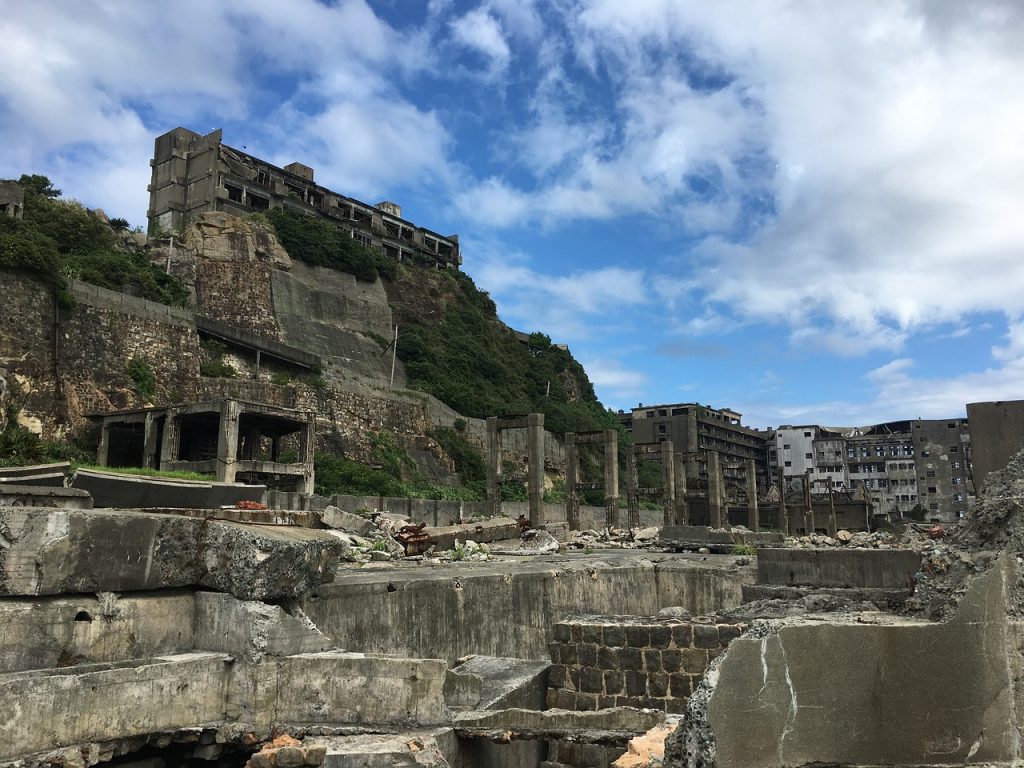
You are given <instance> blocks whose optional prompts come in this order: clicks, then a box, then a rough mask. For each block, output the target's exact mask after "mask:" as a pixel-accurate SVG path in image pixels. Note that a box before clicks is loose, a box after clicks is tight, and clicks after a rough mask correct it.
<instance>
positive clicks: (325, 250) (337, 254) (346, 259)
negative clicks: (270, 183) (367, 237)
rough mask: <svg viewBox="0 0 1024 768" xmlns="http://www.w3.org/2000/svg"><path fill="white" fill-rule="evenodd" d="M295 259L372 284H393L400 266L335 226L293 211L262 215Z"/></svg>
mask: <svg viewBox="0 0 1024 768" xmlns="http://www.w3.org/2000/svg"><path fill="white" fill-rule="evenodd" d="M262 217H263V218H264V219H265V220H266V221H268V222H270V224H271V225H272V226H273V228H274V231H275V232H276V233H277V239H278V240H280V241H281V245H283V246H284V249H285V250H286V251H288V255H289V256H291V257H292V258H293V259H298V260H299V261H304V262H306V263H307V264H313V265H314V266H318V267H330V268H331V269H337V270H338V271H340V272H348V273H349V274H351V275H355V277H356V279H357V280H362V281H363V282H373V281H374V280H376V279H377V277H378V275H379V276H380V277H383V278H385V279H388V280H391V279H394V277H395V271H396V269H397V267H398V264H397V262H395V261H394V260H392V259H388V258H386V257H384V256H382V255H381V254H380V253H379V252H377V250H375V249H373V248H367V247H366V246H364V245H362V244H361V243H359V242H358V241H356V240H354V239H353V238H352V236H351V235H350V234H349V233H348V232H347V231H346V230H344V229H342V228H341V227H339V226H337V225H336V224H332V223H331V222H329V221H325V220H323V219H321V218H318V217H316V216H313V215H311V214H307V213H303V212H302V211H298V210H294V209H292V208H271V209H270V210H268V211H265V212H264V213H263V214H262Z"/></svg>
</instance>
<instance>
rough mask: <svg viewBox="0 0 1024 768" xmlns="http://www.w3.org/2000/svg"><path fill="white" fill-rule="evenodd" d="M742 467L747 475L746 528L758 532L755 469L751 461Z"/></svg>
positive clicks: (759, 523)
mask: <svg viewBox="0 0 1024 768" xmlns="http://www.w3.org/2000/svg"><path fill="white" fill-rule="evenodd" d="M744 467H745V470H746V475H747V528H749V529H750V530H752V531H759V530H761V520H760V516H759V511H758V507H757V468H756V467H755V466H754V460H753V459H747V461H746V463H745V464H744Z"/></svg>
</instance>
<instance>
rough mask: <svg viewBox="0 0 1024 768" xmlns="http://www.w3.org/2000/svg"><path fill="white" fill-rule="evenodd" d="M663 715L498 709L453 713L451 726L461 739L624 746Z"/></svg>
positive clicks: (638, 711) (644, 711)
mask: <svg viewBox="0 0 1024 768" xmlns="http://www.w3.org/2000/svg"><path fill="white" fill-rule="evenodd" d="M664 719H665V714H664V713H663V712H654V711H652V710H647V709H633V708H631V707H614V708H611V709H602V710H599V711H597V712H573V711H570V710H567V709H547V710H544V711H543V712H538V711H536V710H531V709H499V710H491V711H486V712H454V713H453V714H452V727H453V728H455V733H456V734H458V736H459V737H460V738H466V737H473V738H488V739H492V740H495V741H501V742H505V741H509V740H510V739H560V738H567V737H568V738H574V739H577V740H579V741H586V742H589V743H603V742H617V741H622V742H623V743H625V741H627V740H628V739H629V738H630V737H632V736H637V735H639V734H641V733H646V732H647V731H649V730H650V729H651V728H653V727H654V726H656V725H659V724H660V723H662V722H663V721H664Z"/></svg>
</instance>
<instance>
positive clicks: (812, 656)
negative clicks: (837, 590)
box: [666, 561, 1020, 768]
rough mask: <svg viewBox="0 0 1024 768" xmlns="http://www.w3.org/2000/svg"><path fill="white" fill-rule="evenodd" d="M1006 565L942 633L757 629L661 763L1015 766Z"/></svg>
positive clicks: (977, 588) (894, 628)
mask: <svg viewBox="0 0 1024 768" xmlns="http://www.w3.org/2000/svg"><path fill="white" fill-rule="evenodd" d="M1004 566H1005V567H1000V568H996V569H993V570H992V571H991V572H990V573H989V574H987V575H986V576H985V577H983V578H981V579H979V580H978V581H976V582H975V584H974V585H973V586H972V587H971V589H970V591H969V592H968V594H967V595H966V596H965V597H964V598H963V599H962V600H961V602H960V607H959V611H958V613H957V615H956V616H955V617H954V618H953V619H952V620H951V621H949V622H947V623H943V624H931V623H926V622H920V621H910V620H899V619H896V618H894V617H889V618H888V619H886V618H880V617H878V616H877V615H875V616H873V617H872V615H870V614H869V615H867V616H866V617H865V619H864V620H866V621H870V622H877V623H858V621H857V619H856V618H850V619H847V621H845V622H840V621H839V620H836V621H834V622H829V623H826V622H823V621H820V620H817V621H813V620H791V621H783V622H778V623H771V624H766V625H764V626H762V627H760V628H755V630H752V631H751V633H750V634H748V635H746V636H744V637H741V638H739V639H738V640H736V641H734V642H733V643H732V644H731V645H730V647H729V649H728V651H727V652H726V654H725V655H724V656H723V657H722V658H721V660H720V662H719V663H718V665H717V667H713V668H712V671H711V672H709V675H708V677H707V678H706V682H707V683H709V684H710V693H709V698H708V700H707V714H706V720H704V721H702V720H701V719H700V718H699V717H697V716H695V712H694V710H692V709H691V711H690V712H689V713H688V715H687V720H686V722H685V724H684V727H682V728H680V729H679V731H678V732H677V733H676V734H674V735H673V736H672V737H671V738H670V746H669V750H668V757H669V759H667V760H666V765H667V766H682V765H716V766H718V768H732V766H737V767H739V766H742V767H743V768H759V767H761V766H764V767H766V768H767V767H768V766H772V767H773V768H774V767H775V766H801V765H810V764H830V765H831V764H838V765H882V764H886V765H889V764H895V765H939V764H943V765H944V764H954V763H955V764H962V763H965V762H972V763H985V762H992V763H1007V764H1010V763H1014V761H1016V760H1017V759H1018V758H1019V756H1020V754H1019V749H1020V748H1019V737H1018V732H1017V729H1016V725H1015V720H1016V716H1015V708H1014V696H1013V684H1012V678H1013V676H1012V673H1011V668H1010V664H1009V655H1008V652H1009V650H1010V649H1009V643H1008V627H1007V621H1006V594H1007V582H1008V580H1009V579H1011V578H1012V576H1010V575H1009V573H1008V572H1009V570H1010V568H1009V565H1008V564H1007V563H1005V561H1004ZM701 734H703V737H702V738H703V739H704V744H705V747H704V748H703V749H698V750H697V751H694V745H696V744H699V743H701V740H702V739H701V738H698V737H701ZM687 736H689V738H687ZM687 743H689V744H690V749H691V751H690V752H689V753H688V754H687V752H686V749H685V746H684V745H686V744H687ZM708 745H710V747H709V746H708Z"/></svg>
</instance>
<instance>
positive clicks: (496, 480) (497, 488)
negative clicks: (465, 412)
mask: <svg viewBox="0 0 1024 768" xmlns="http://www.w3.org/2000/svg"><path fill="white" fill-rule="evenodd" d="M487 504H488V506H489V508H490V509H489V512H490V515H491V517H497V516H499V515H500V514H501V432H500V431H499V430H498V417H497V416H490V417H488V419H487Z"/></svg>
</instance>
